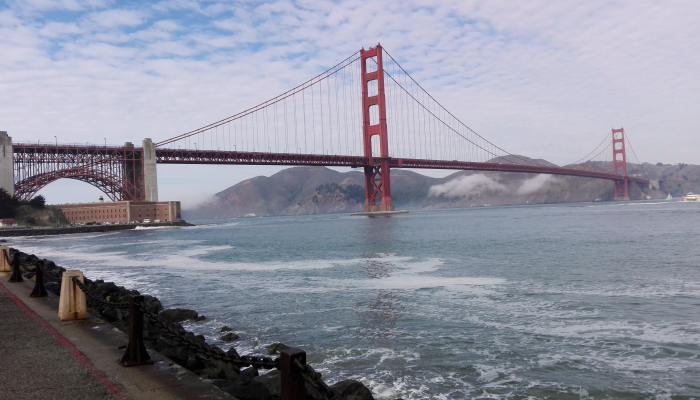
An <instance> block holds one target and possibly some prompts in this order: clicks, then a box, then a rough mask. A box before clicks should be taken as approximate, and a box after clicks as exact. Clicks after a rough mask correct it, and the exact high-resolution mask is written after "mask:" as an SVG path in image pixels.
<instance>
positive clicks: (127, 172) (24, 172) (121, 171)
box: [13, 143, 145, 201]
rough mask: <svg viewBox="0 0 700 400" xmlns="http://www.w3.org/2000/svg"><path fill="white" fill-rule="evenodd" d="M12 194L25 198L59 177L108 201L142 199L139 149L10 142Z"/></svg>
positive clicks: (141, 152) (143, 195) (142, 189)
mask: <svg viewBox="0 0 700 400" xmlns="http://www.w3.org/2000/svg"><path fill="white" fill-rule="evenodd" d="M13 152H14V179H15V196H16V197H17V198H18V199H20V200H29V199H31V198H32V197H33V196H34V195H36V193H37V192H38V191H39V190H41V189H42V188H44V187H45V186H46V185H48V184H50V183H52V182H55V181H57V180H59V179H75V180H79V181H82V182H86V183H88V184H90V185H92V186H95V187H96V188H98V189H100V190H101V191H102V192H103V193H104V194H105V195H107V197H108V198H109V199H110V200H112V201H121V200H132V201H138V200H143V199H144V197H145V193H144V188H143V180H144V178H143V162H142V159H143V151H142V149H140V148H134V147H133V145H131V146H128V145H127V146H124V147H107V146H81V145H47V144H45V145H39V144H26V143H17V144H15V145H13Z"/></svg>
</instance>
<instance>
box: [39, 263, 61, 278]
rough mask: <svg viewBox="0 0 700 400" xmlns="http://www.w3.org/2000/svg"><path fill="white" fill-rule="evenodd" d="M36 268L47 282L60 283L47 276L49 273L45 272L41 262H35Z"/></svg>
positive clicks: (49, 275)
mask: <svg viewBox="0 0 700 400" xmlns="http://www.w3.org/2000/svg"><path fill="white" fill-rule="evenodd" d="M36 267H37V268H39V269H40V270H41V272H43V273H44V280H47V281H49V282H54V283H61V279H58V278H54V277H53V276H51V274H49V272H48V271H47V270H46V268H44V263H43V261H37V263H36Z"/></svg>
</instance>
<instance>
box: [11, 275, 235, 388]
mask: <svg viewBox="0 0 700 400" xmlns="http://www.w3.org/2000/svg"><path fill="white" fill-rule="evenodd" d="M9 276H10V274H9V273H0V400H5V399H7V400H23V399H37V400H49V399H105V400H106V399H110V400H112V399H125V400H126V399H154V400H160V399H228V400H231V399H235V398H234V397H232V396H230V395H229V394H227V393H225V392H223V391H221V390H220V389H219V388H217V387H216V386H214V385H211V384H209V383H207V382H206V381H204V380H202V379H200V378H199V377H198V376H196V375H194V374H193V373H191V372H190V371H187V370H186V369H184V368H182V367H180V366H179V365H177V364H175V363H173V362H172V361H171V360H169V359H167V358H165V357H163V356H161V355H160V354H158V353H156V352H149V353H150V354H151V358H152V359H154V360H155V361H156V363H155V364H153V365H147V366H139V367H132V368H124V367H121V366H120V365H119V364H117V361H118V360H119V359H120V358H121V356H122V355H123V352H124V346H126V344H127V342H128V338H127V336H126V335H125V334H124V333H122V332H120V331H118V330H117V329H116V328H114V327H112V325H111V324H109V323H106V322H105V321H101V320H99V319H97V318H94V317H90V318H88V319H87V320H82V321H64V322H62V321H59V320H58V316H57V310H58V297H57V296H55V295H53V294H51V293H50V294H49V296H50V297H44V298H31V297H29V293H31V289H32V287H33V285H34V284H33V283H32V282H28V281H27V282H23V283H8V282H7V280H8V279H9Z"/></svg>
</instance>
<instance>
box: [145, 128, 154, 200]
mask: <svg viewBox="0 0 700 400" xmlns="http://www.w3.org/2000/svg"><path fill="white" fill-rule="evenodd" d="M142 144H143V186H144V187H143V189H144V197H145V198H146V201H158V172H157V170H156V146H155V145H154V144H153V141H152V140H151V139H150V138H146V139H143V142H142Z"/></svg>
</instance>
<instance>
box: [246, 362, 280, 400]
mask: <svg viewBox="0 0 700 400" xmlns="http://www.w3.org/2000/svg"><path fill="white" fill-rule="evenodd" d="M253 381H254V382H259V383H262V384H263V385H265V387H266V388H267V391H268V392H270V395H271V396H272V398H274V399H279V398H281V397H282V378H280V371H279V370H278V369H274V370H272V371H270V372H268V373H267V374H265V375H260V376H256V377H255V378H253Z"/></svg>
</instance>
